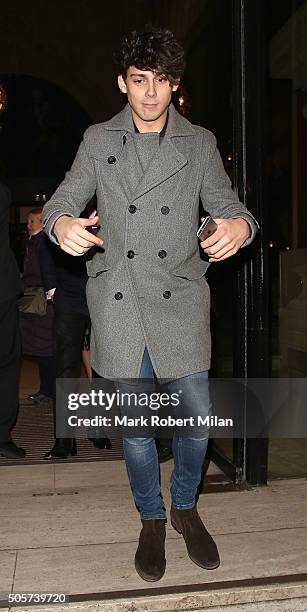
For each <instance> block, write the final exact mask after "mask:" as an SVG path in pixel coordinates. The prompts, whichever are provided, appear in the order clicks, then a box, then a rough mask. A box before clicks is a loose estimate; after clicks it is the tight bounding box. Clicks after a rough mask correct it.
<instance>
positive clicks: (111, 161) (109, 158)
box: [108, 155, 116, 164]
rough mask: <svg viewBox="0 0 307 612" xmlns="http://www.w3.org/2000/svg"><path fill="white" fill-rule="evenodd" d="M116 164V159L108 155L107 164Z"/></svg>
mask: <svg viewBox="0 0 307 612" xmlns="http://www.w3.org/2000/svg"><path fill="white" fill-rule="evenodd" d="M115 162H116V157H114V155H110V157H108V164H115Z"/></svg>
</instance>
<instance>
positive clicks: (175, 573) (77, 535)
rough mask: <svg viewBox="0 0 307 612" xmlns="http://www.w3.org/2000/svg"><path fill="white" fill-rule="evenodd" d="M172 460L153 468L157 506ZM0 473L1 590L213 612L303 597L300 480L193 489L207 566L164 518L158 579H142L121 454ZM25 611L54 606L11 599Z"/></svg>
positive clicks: (303, 494) (75, 606)
mask: <svg viewBox="0 0 307 612" xmlns="http://www.w3.org/2000/svg"><path fill="white" fill-rule="evenodd" d="M171 469H172V462H168V463H165V464H162V465H161V482H162V490H163V492H164V499H165V503H166V507H167V508H168V509H169V507H170V496H169V491H168V488H169V478H170V473H171ZM0 480H1V488H0V524H1V539H0V585H1V586H0V591H2V592H6V591H12V590H13V591H14V592H24V591H27V592H29V591H30V592H32V591H34V592H48V593H49V592H52V591H56V592H65V593H68V594H70V595H71V599H72V601H71V603H70V604H69V605H68V606H65V607H63V610H75V611H76V612H77V611H81V610H84V611H86V612H94V610H97V611H98V610H103V611H104V612H107V611H108V612H123V611H125V612H128V611H129V612H132V611H133V612H146V610H148V611H149V610H153V611H156V612H158V611H161V610H193V609H194V610H195V609H197V610H202V609H207V608H209V609H210V610H212V612H213V611H214V610H218V609H219V607H221V606H222V609H223V610H224V611H225V609H226V610H227V611H228V610H229V609H231V608H230V606H232V605H234V606H235V607H236V606H238V605H243V604H253V605H254V604H256V603H257V604H259V603H260V602H266V603H267V605H269V607H268V608H267V609H268V610H274V608H273V607H272V606H273V601H274V602H275V603H274V605H275V604H276V605H277V603H276V600H281V601H282V602H283V605H284V604H285V602H286V600H289V601H291V600H295V601H296V602H300V601H301V602H303V603H300V605H304V599H303V598H304V597H306V596H307V581H306V579H307V481H306V480H305V479H289V480H277V481H272V482H270V483H269V485H268V486H267V487H257V488H251V489H250V490H245V491H235V492H233V491H227V492H218V493H217V492H215V493H208V494H203V495H201V496H200V499H199V504H198V506H199V511H200V514H201V515H202V517H203V519H204V520H205V523H206V525H207V527H208V529H209V530H210V531H211V533H212V534H213V535H214V537H215V539H216V541H217V544H218V546H219V550H220V556H221V565H220V567H219V568H218V569H216V570H214V571H211V572H209V571H206V570H203V569H201V568H199V567H197V566H196V565H195V564H193V563H192V562H191V561H190V559H189V558H188V556H187V554H186V549H185V545H184V542H183V540H182V538H181V536H180V535H179V534H177V532H175V531H174V529H173V528H172V526H171V525H170V523H169V522H168V524H167V541H166V555H167V570H166V573H165V576H164V577H163V578H162V580H161V581H159V582H158V583H146V582H143V581H142V580H141V578H140V577H139V576H138V575H137V573H136V572H135V569H134V563H133V559H134V553H135V549H136V546H137V540H138V534H139V527H140V523H139V519H138V515H137V512H136V509H135V507H134V504H133V501H132V497H131V493H130V487H129V484H128V481H127V476H126V470H125V466H124V463H123V462H122V461H108V462H92V463H79V464H63V463H62V464H52V465H49V464H48V465H35V466H25V465H22V466H2V467H1V469H0ZM82 599H83V601H82ZM269 602H271V603H269ZM263 605H265V604H264V603H263ZM289 605H290V604H289ZM291 605H292V604H291ZM225 606H226V608H225ZM4 609H5V608H4ZM31 609H33V610H36V612H39V610H44V611H45V612H47V611H48V610H50V611H51V610H52V611H53V612H56V611H57V610H60V609H62V608H61V607H58V606H52V607H51V606H47V607H40V606H37V607H35V608H31V607H26V606H24V607H18V608H17V607H16V610H19V611H22V610H24V611H25V610H31ZM239 609H240V608H239ZM242 609H244V608H242ZM252 609H253V608H248V610H252ZM260 609H261V608H260ZM262 609H264V608H262ZM262 609H261V610H262ZM287 609H288V610H291V607H289V608H286V607H284V608H280V610H287ZM293 609H295V608H293ZM297 609H298V610H303V609H304V608H303V607H300V608H297ZM7 610H8V608H7ZM255 610H257V608H255ZM276 610H278V608H276ZM233 612H235V608H234V611H233Z"/></svg>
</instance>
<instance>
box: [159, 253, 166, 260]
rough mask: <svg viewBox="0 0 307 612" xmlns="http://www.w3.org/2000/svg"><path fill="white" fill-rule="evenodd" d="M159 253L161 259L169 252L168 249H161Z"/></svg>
mask: <svg viewBox="0 0 307 612" xmlns="http://www.w3.org/2000/svg"><path fill="white" fill-rule="evenodd" d="M158 255H159V257H160V258H161V259H164V257H166V255H167V252H166V251H159V253H158Z"/></svg>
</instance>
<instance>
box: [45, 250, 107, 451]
mask: <svg viewBox="0 0 307 612" xmlns="http://www.w3.org/2000/svg"><path fill="white" fill-rule="evenodd" d="M50 247H51V248H50ZM91 257H92V254H87V255H86V256H85V257H81V258H79V259H78V260H76V259H74V258H72V257H69V256H68V255H67V254H65V253H64V252H63V251H61V250H60V249H59V248H58V247H57V246H55V245H52V244H51V243H49V244H46V243H44V244H42V249H41V270H42V277H43V284H44V287H45V290H46V292H47V296H48V295H49V296H50V297H51V298H52V301H53V303H54V309H55V310H54V313H55V314H54V341H55V371H56V378H79V376H80V371H81V362H82V348H83V340H84V335H85V332H86V330H87V329H88V328H89V327H90V317H89V312H88V307H87V302H86V294H85V287H86V282H87V270H86V262H87V261H88V260H89V259H91ZM53 405H54V436H55V443H54V446H53V448H52V449H51V450H50V451H48V452H47V453H46V454H45V456H44V458H45V459H55V458H58V459H65V458H67V457H69V456H71V455H76V453H77V445H76V441H75V439H73V438H59V437H57V434H56V402H55V398H54V402H53ZM92 442H93V444H94V446H95V447H96V448H100V449H103V448H112V444H111V442H110V440H109V438H98V437H97V438H93V439H92Z"/></svg>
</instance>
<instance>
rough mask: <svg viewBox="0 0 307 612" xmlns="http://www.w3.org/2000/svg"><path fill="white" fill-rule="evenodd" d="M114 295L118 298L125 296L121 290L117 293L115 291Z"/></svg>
mask: <svg viewBox="0 0 307 612" xmlns="http://www.w3.org/2000/svg"><path fill="white" fill-rule="evenodd" d="M114 297H115V299H116V300H121V299H122V297H123V294H122V293H121V292H120V291H118V292H117V293H115V295H114Z"/></svg>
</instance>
